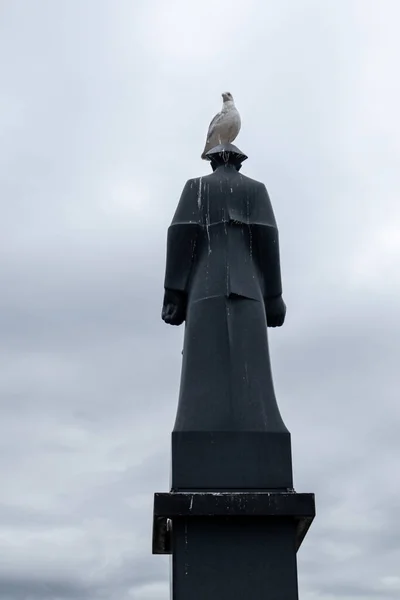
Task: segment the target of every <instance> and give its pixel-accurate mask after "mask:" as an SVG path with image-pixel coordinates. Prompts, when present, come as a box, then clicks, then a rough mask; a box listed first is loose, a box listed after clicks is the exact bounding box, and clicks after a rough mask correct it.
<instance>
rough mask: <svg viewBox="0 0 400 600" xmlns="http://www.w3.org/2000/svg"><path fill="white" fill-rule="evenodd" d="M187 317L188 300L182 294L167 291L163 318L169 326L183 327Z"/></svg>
mask: <svg viewBox="0 0 400 600" xmlns="http://www.w3.org/2000/svg"><path fill="white" fill-rule="evenodd" d="M185 317H186V298H185V295H184V294H183V293H182V292H176V291H174V290H165V295H164V304H163V308H162V313H161V318H162V320H163V321H165V323H167V324H168V325H181V324H182V323H183V321H184V320H185Z"/></svg>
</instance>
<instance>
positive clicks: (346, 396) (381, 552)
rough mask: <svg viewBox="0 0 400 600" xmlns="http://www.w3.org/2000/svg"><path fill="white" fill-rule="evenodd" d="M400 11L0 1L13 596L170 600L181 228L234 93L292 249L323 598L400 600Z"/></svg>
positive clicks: (296, 382) (285, 333)
mask: <svg viewBox="0 0 400 600" xmlns="http://www.w3.org/2000/svg"><path fill="white" fill-rule="evenodd" d="M399 19H400V3H399V2H398V0H335V1H334V0H279V1H278V0H275V1H274V2H269V1H268V2H266V1H265V0H246V2H243V1H239V0H201V1H200V0H193V1H190V0H168V1H166V0H159V1H156V0H142V1H139V0H47V1H45V0H0V142H1V143H0V203H1V213H0V214H1V217H0V240H1V241H0V245H1V252H0V361H1V362H0V364H1V368H0V400H1V403H0V474H1V475H0V599H1V600H101V599H103V598H104V599H107V600H139V599H140V600H146V599H148V600H166V599H167V598H169V583H168V577H169V563H168V559H167V558H165V557H160V556H152V555H151V527H152V508H153V493H154V492H156V491H167V490H168V486H169V465H170V432H171V430H172V427H173V422H174V418H175V412H176V404H177V396H178V387H179V376H180V361H181V349H182V335H183V328H173V327H168V326H167V325H165V324H164V323H163V322H162V321H161V319H160V310H161V303H162V296H163V287H162V285H163V276H164V261H165V239H166V230H167V227H168V225H169V222H170V220H171V218H172V215H173V212H174V210H175V207H176V204H177V201H178V199H179V195H180V193H181V190H182V188H183V186H184V184H185V182H186V180H187V179H189V178H190V177H195V176H198V175H203V174H206V173H208V172H209V171H210V168H209V165H208V164H207V163H205V162H204V161H201V160H200V154H201V152H202V150H203V145H204V139H205V135H206V131H207V127H208V124H209V121H210V119H211V118H212V116H213V115H214V114H215V113H216V112H217V111H218V110H219V109H220V105H221V96H220V94H221V92H222V91H224V90H228V91H230V92H232V94H233V95H234V97H235V100H236V104H237V106H238V108H239V110H240V113H241V116H242V131H241V133H240V134H239V137H238V138H237V141H236V143H237V145H238V146H239V147H240V149H241V150H243V151H244V152H245V153H246V154H248V156H249V159H248V161H246V163H245V164H244V166H243V173H244V174H246V175H249V176H250V177H253V178H255V179H258V180H261V181H263V182H264V183H265V184H266V186H267V188H268V190H269V193H270V196H271V200H272V203H273V207H274V211H275V215H276V218H277V221H278V225H279V230H280V238H281V261H282V276H283V287H284V298H285V301H286V304H287V306H288V313H287V320H286V323H285V326H284V327H283V328H282V329H279V330H274V331H270V346H271V357H272V368H273V373H274V381H275V387H276V392H277V397H278V402H279V406H280V409H281V412H282V415H283V418H284V420H285V422H286V425H287V426H288V428H289V429H290V431H291V433H292V445H293V462H294V481H295V488H296V490H297V491H299V492H300V491H301V492H315V494H316V502H317V518H316V519H315V521H314V523H313V525H312V527H311V529H310V532H309V534H308V536H307V537H306V539H305V542H304V544H303V546H302V547H301V550H300V551H299V555H298V559H299V560H298V562H299V585H300V595H301V599H302V600H316V599H318V600H370V599H376V598H377V599H380V600H381V599H384V600H398V598H399V596H400V568H399V565H400V521H399V508H400V476H399V466H398V465H399V461H400V436H399V425H400V402H399V392H398V390H399V379H400V376H399V362H400V361H399V359H400V315H399V305H400V268H399V263H400V202H399V188H400V170H399V162H400V120H399V106H400V84H399V76H398V71H399V68H398V63H399V56H400V37H399V33H398V24H399Z"/></svg>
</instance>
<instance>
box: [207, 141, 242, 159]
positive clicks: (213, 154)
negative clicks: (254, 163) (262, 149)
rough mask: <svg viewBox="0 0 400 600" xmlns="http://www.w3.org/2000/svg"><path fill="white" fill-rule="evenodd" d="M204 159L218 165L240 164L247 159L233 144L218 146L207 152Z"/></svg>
mask: <svg viewBox="0 0 400 600" xmlns="http://www.w3.org/2000/svg"><path fill="white" fill-rule="evenodd" d="M206 158H207V159H208V160H210V161H211V162H216V163H219V164H224V163H225V164H229V163H230V164H241V163H242V162H243V161H244V160H246V159H247V158H248V157H247V156H246V154H243V152H242V151H241V150H239V148H238V147H237V146H234V145H233V144H219V146H214V148H211V150H209V151H208V152H207V154H206Z"/></svg>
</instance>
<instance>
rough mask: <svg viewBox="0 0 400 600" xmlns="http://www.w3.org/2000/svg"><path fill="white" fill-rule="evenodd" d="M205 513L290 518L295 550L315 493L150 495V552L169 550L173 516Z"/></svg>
mask: <svg viewBox="0 0 400 600" xmlns="http://www.w3.org/2000/svg"><path fill="white" fill-rule="evenodd" d="M205 517H208V518H209V517H213V518H223V517H236V518H243V517H252V518H253V519H254V518H261V517H268V518H270V519H288V518H289V519H293V520H294V521H295V522H296V550H298V548H299V547H300V545H301V543H302V541H303V539H304V536H305V535H306V533H307V531H308V529H309V527H310V525H311V523H312V521H313V519H314V517H315V497H314V494H298V493H296V492H293V491H292V492H287V493H285V492H234V493H230V492H223V493H221V492H179V493H174V492H172V493H157V494H155V495H154V521H153V554H170V553H171V552H172V548H171V543H170V537H171V532H172V524H173V522H174V520H175V521H177V520H178V519H183V518H184V519H186V518H205ZM167 521H168V523H169V527H167Z"/></svg>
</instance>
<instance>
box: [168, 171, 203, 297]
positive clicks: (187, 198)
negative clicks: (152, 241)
mask: <svg viewBox="0 0 400 600" xmlns="http://www.w3.org/2000/svg"><path fill="white" fill-rule="evenodd" d="M197 194H198V185H196V180H189V181H188V182H187V183H186V185H185V187H184V189H183V192H182V194H181V198H180V200H179V203H178V207H177V209H176V211H175V215H174V218H173V219H172V223H171V225H170V227H169V228H168V235H167V260H166V269H165V280H164V287H165V288H166V289H170V290H175V291H179V292H185V293H188V291H189V289H188V287H189V282H190V275H191V272H192V267H193V263H194V261H195V256H196V241H197V237H198V232H199V227H200V224H199V208H198V203H197Z"/></svg>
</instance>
